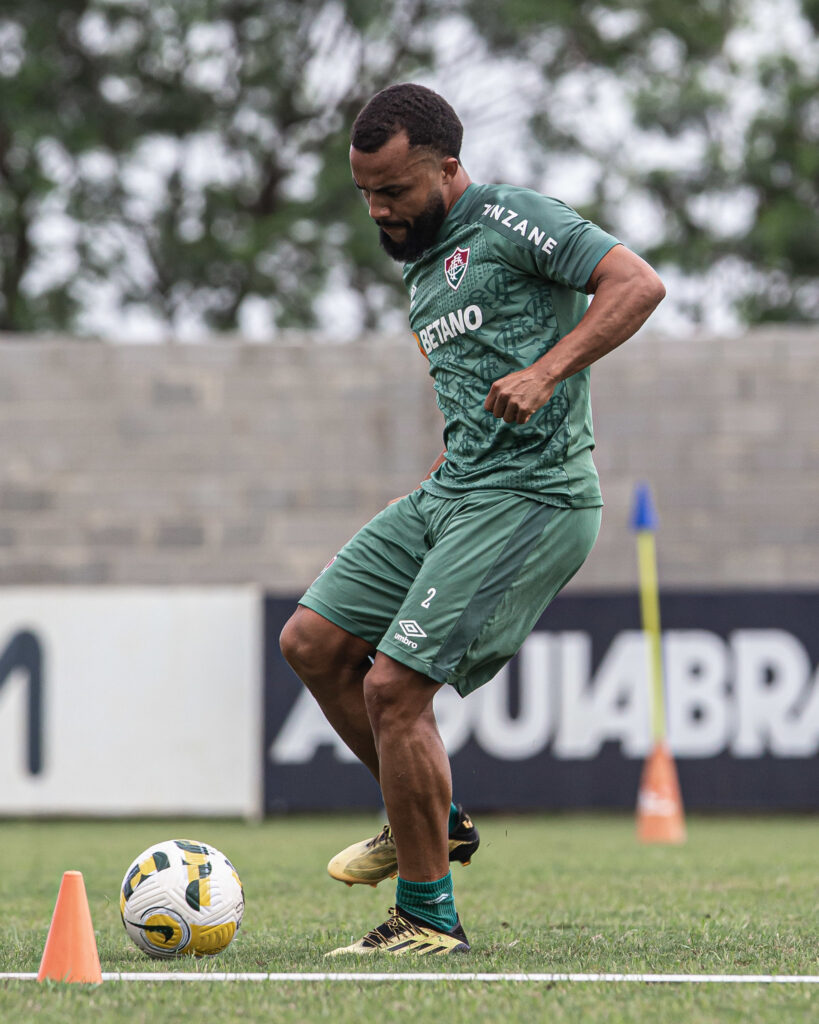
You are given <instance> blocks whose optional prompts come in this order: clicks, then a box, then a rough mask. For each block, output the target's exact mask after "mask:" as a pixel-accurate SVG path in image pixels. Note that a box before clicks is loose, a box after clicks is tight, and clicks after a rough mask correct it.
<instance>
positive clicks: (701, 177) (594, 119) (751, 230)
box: [468, 0, 819, 323]
mask: <svg viewBox="0 0 819 1024" xmlns="http://www.w3.org/2000/svg"><path fill="white" fill-rule="evenodd" d="M468 8H469V12H470V15H471V17H472V18H474V20H475V21H476V22H477V23H479V24H480V25H481V26H482V30H483V32H484V33H485V34H486V35H487V36H488V37H489V38H490V39H491V40H493V45H494V49H495V51H496V52H499V51H502V50H503V49H504V48H505V49H507V50H509V51H510V52H514V53H516V54H517V55H518V56H519V57H520V56H522V55H523V56H524V57H525V59H527V60H529V61H532V62H534V63H537V64H538V66H539V67H540V69H541V73H542V80H543V83H544V88H543V92H542V105H539V107H538V109H537V111H536V113H535V114H534V117H533V119H532V129H533V136H534V139H535V141H536V142H537V144H538V151H539V153H540V156H541V159H540V172H541V176H542V179H543V180H544V181H546V182H548V179H549V172H550V170H554V169H555V168H558V167H560V166H561V164H563V165H568V166H571V167H576V170H577V174H578V175H580V177H581V178H583V179H585V181H586V189H585V191H586V194H587V198H586V200H585V201H584V202H583V203H582V204H580V205H581V207H582V209H583V211H584V212H585V213H586V214H587V215H588V216H589V217H590V218H592V219H594V220H597V221H599V222H601V223H602V224H605V225H607V226H609V227H610V229H612V230H614V231H615V232H616V233H622V236H623V238H624V239H626V240H628V241H629V244H634V242H635V241H636V242H637V245H636V246H635V247H637V248H639V249H640V251H641V253H642V254H643V255H644V256H645V257H646V258H647V259H648V260H649V261H650V262H652V263H653V264H655V265H657V266H659V267H664V268H671V270H672V272H674V271H677V272H678V273H679V277H680V279H684V280H685V281H687V282H688V287H686V288H684V289H681V291H683V292H684V294H685V296H686V298H685V299H683V300H681V299H680V297H679V296H677V297H676V301H677V304H678V305H680V306H685V307H686V309H685V312H686V314H687V316H688V317H689V318H690V319H691V320H693V321H695V322H697V321H706V322H707V321H708V319H709V313H710V311H711V310H710V307H711V306H712V305H714V304H716V302H717V301H720V300H718V299H717V291H718V290H719V287H720V284H721V287H722V289H723V292H724V293H727V294H723V296H722V299H721V301H725V300H726V298H727V301H728V302H729V303H733V305H734V308H735V310H736V312H737V313H738V314H739V316H740V318H741V319H744V320H745V321H746V322H750V323H754V322H760V321H764V320H817V319H819V0H801V2H800V0H777V2H773V3H772V2H770V0H767V2H761V3H759V2H756V0H695V2H691V3H686V4H679V3H677V2H675V0H643V2H642V3H636V2H634V0H555V2H554V3H552V4H550V5H549V9H548V14H544V12H543V8H542V5H541V4H540V3H539V2H538V0H509V2H507V3H504V4H502V5H498V4H495V3H494V2H493V0H470V2H469V4H468ZM766 30H767V31H768V38H765V37H764V33H765V31H766Z"/></svg>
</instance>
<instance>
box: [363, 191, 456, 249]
mask: <svg viewBox="0 0 819 1024" xmlns="http://www.w3.org/2000/svg"><path fill="white" fill-rule="evenodd" d="M445 220H446V206H445V205H444V197H443V196H442V195H441V193H440V192H434V193H433V194H432V195H431V196H430V197H429V201H428V202H427V205H426V206H425V207H424V209H423V210H422V211H421V212H420V213H419V214H418V216H417V217H416V218H415V222H414V223H413V224H412V225H410V224H407V223H406V222H403V223H402V225H401V226H402V227H405V228H406V232H405V234H404V240H403V242H394V241H393V240H392V239H391V238H390V236H389V235H388V234H387V232H386V231H385V230H384V229H383V228H381V230H380V231H379V232H378V240H379V241H380V242H381V247H382V248H383V249H384V251H385V252H386V253H387V254H388V255H389V256H392V258H393V259H394V260H398V262H399V263H412V261H413V260H417V259H418V258H419V257H421V256H423V254H424V253H425V252H426V251H427V249H429V247H430V246H431V245H432V244H433V242H434V241H435V238H436V236H437V235H438V231H439V230H440V228H441V225H442V224H443V223H444V221H445Z"/></svg>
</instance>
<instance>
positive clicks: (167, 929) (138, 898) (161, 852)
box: [119, 839, 245, 959]
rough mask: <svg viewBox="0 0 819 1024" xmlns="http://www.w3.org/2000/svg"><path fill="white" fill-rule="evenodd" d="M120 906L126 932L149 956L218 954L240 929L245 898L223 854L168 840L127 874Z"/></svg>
mask: <svg viewBox="0 0 819 1024" xmlns="http://www.w3.org/2000/svg"><path fill="white" fill-rule="evenodd" d="M119 909H120V913H121V914H122V923H123V924H124V925H125V931H126V932H127V933H128V935H129V936H130V937H131V938H132V939H133V940H134V942H135V943H136V945H137V946H139V948H140V949H141V950H142V951H143V952H144V953H147V954H148V955H149V956H153V957H161V958H163V959H171V958H173V957H178V956H186V955H189V956H214V955H215V954H216V953H221V952H222V950H223V949H225V948H226V947H227V946H228V945H229V944H230V943H231V942H232V940H233V937H234V935H235V934H236V932H237V931H238V930H239V925H240V924H241V923H242V914H243V913H244V909H245V898H244V891H243V889H242V883H241V881H240V880H239V875H238V874H237V873H236V869H235V868H234V866H233V865H232V864H231V863H230V861H229V860H228V859H227V857H225V856H224V854H222V853H220V852H219V851H218V850H216V849H215V848H214V847H212V846H209V845H208V844H207V843H200V842H198V841H196V840H192V839H169V840H167V841H166V842H162V843H155V844H154V845H153V846H149V847H148V849H147V850H145V851H144V852H143V853H141V854H140V855H139V856H138V857H137V858H136V860H135V861H134V862H133V864H131V866H130V867H129V868H128V870H127V871H126V872H125V878H123V880H122V889H121V890H120V897H119Z"/></svg>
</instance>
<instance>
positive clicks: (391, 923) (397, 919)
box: [364, 907, 424, 946]
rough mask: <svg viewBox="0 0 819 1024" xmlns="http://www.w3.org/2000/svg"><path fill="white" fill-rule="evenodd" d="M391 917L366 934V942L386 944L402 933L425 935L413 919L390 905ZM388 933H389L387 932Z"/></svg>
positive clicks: (379, 944) (378, 944) (374, 944)
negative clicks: (403, 915) (409, 919)
mask: <svg viewBox="0 0 819 1024" xmlns="http://www.w3.org/2000/svg"><path fill="white" fill-rule="evenodd" d="M388 913H389V915H390V916H389V918H388V919H387V920H386V921H385V922H384V923H383V924H381V925H379V926H378V927H377V928H373V930H372V931H371V932H368V933H367V934H366V935H365V936H364V942H368V943H370V944H371V945H373V946H386V945H387V944H388V943H389V941H390V939H392V938H396V939H397V938H399V937H400V936H401V935H423V934H424V932H423V931H422V930H421V929H420V928H419V927H418V926H417V925H416V924H413V922H412V921H408V920H407V919H406V918H405V917H402V916H401V914H400V913H399V912H398V908H397V907H390V909H389V911H388ZM385 933H387V934H385Z"/></svg>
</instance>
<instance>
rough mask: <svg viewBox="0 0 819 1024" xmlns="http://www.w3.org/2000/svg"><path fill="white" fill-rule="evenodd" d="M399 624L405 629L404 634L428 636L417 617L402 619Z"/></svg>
mask: <svg viewBox="0 0 819 1024" xmlns="http://www.w3.org/2000/svg"><path fill="white" fill-rule="evenodd" d="M398 625H399V626H400V627H401V629H402V630H403V633H404V636H426V633H425V632H424V631H423V629H421V627H420V626H419V625H418V623H417V622H416V621H415V619H402V620H401V621H400V622H399V623H398Z"/></svg>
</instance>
